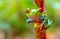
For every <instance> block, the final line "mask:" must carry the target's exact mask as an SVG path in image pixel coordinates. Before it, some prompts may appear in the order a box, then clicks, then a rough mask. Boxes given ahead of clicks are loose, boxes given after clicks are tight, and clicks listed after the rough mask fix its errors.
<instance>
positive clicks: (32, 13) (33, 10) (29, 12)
mask: <svg viewBox="0 0 60 39" xmlns="http://www.w3.org/2000/svg"><path fill="white" fill-rule="evenodd" d="M39 10H40V9H39V8H38V9H31V10H30V8H27V9H26V15H27V16H33V15H40V12H39Z"/></svg>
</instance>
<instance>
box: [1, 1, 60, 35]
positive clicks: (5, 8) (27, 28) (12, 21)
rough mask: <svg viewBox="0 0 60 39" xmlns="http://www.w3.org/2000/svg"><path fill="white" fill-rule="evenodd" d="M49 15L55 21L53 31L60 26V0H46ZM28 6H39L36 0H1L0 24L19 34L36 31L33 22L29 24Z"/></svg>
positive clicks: (31, 7)
mask: <svg viewBox="0 0 60 39" xmlns="http://www.w3.org/2000/svg"><path fill="white" fill-rule="evenodd" d="M45 5H46V10H47V15H48V17H49V18H50V19H51V20H52V21H53V25H52V26H53V27H51V28H50V30H51V31H54V30H57V29H58V30H59V27H60V0H45ZM26 8H30V9H33V8H38V7H37V6H36V4H35V3H34V0H0V23H1V24H0V26H3V27H5V25H4V23H5V24H7V25H8V26H10V27H9V28H7V30H9V29H10V28H12V29H13V31H14V32H15V33H17V34H20V35H21V34H23V33H25V32H34V28H33V24H27V23H26V20H27V19H28V18H27V16H26V12H25V10H26Z"/></svg>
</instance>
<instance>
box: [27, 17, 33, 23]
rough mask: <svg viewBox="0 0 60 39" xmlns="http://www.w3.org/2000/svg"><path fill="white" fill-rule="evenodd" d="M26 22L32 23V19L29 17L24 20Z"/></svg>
mask: <svg viewBox="0 0 60 39" xmlns="http://www.w3.org/2000/svg"><path fill="white" fill-rule="evenodd" d="M26 22H27V23H34V20H33V19H31V18H29V19H27V21H26Z"/></svg>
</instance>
